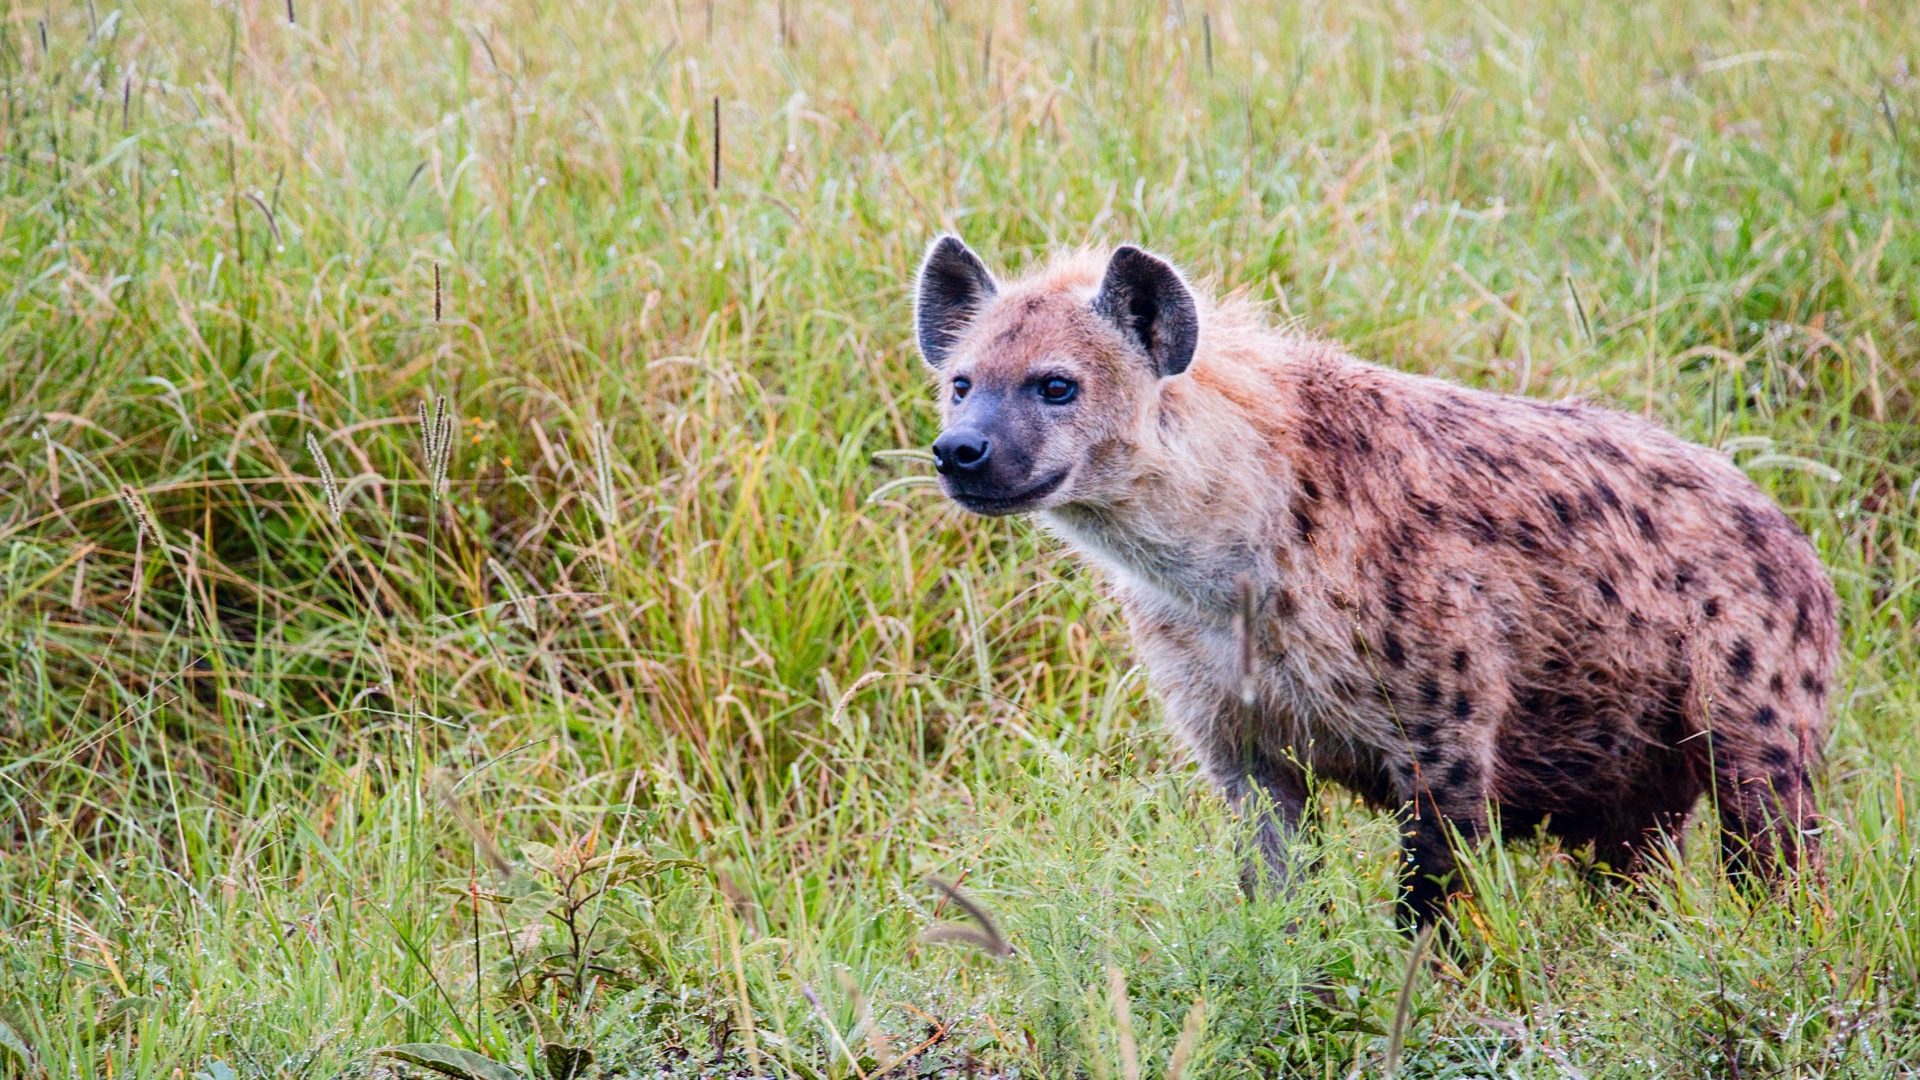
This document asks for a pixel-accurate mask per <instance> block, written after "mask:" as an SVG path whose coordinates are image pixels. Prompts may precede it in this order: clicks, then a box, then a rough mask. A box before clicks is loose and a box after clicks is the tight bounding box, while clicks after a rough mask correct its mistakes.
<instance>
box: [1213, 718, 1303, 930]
mask: <svg viewBox="0 0 1920 1080" xmlns="http://www.w3.org/2000/svg"><path fill="white" fill-rule="evenodd" d="M1248 758H1249V760H1244V761H1238V762H1236V763H1235V764H1234V765H1233V766H1232V767H1230V768H1225V769H1223V768H1220V767H1217V766H1215V767H1210V768H1209V769H1208V770H1207V771H1208V772H1209V773H1210V774H1211V775H1212V776H1213V779H1214V782H1215V783H1217V784H1219V785H1220V790H1221V792H1222V793H1223V794H1225V795H1226V797H1227V800H1228V801H1229V802H1231V803H1232V804H1233V807H1234V809H1235V810H1236V811H1237V812H1238V813H1239V815H1240V818H1241V820H1242V821H1245V822H1247V823H1249V824H1251V825H1252V837H1251V841H1250V844H1249V847H1250V850H1248V851H1246V852H1245V854H1244V859H1243V863H1242V866H1241V868H1240V889H1241V891H1242V892H1244V893H1246V895H1247V898H1248V899H1253V898H1254V897H1256V896H1260V895H1262V894H1265V895H1269V896H1271V895H1275V894H1277V893H1279V892H1281V891H1282V890H1284V889H1285V888H1286V885H1287V881H1288V879H1289V878H1290V877H1291V876H1292V873H1293V866H1292V858H1291V856H1290V854H1289V852H1288V847H1289V845H1290V844H1291V843H1292V842H1293V837H1294V835H1295V834H1296V833H1297V832H1299V830H1300V819H1301V817H1302V815H1303V814H1304V813H1305V811H1306V806H1307V785H1306V778H1305V777H1304V776H1302V775H1301V772H1300V769H1299V768H1298V767H1297V766H1295V765H1294V764H1293V763H1292V762H1283V763H1280V764H1277V765H1276V764H1275V763H1273V762H1272V761H1270V760H1266V759H1254V756H1253V755H1251V754H1249V755H1248Z"/></svg>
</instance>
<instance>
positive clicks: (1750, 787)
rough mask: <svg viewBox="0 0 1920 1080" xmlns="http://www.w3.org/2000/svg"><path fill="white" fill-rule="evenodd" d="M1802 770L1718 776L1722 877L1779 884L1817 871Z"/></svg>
mask: <svg viewBox="0 0 1920 1080" xmlns="http://www.w3.org/2000/svg"><path fill="white" fill-rule="evenodd" d="M1804 777H1805V770H1804V769H1790V770H1789V769H1783V770H1781V771H1778V772H1775V773H1771V774H1770V773H1768V772H1766V771H1761V772H1760V773H1759V775H1753V774H1751V773H1747V774H1744V775H1743V774H1741V773H1739V772H1736V771H1733V770H1729V771H1728V773H1727V774H1723V775H1721V776H1720V777H1719V778H1718V786H1719V788H1720V790H1719V791H1718V792H1716V793H1715V794H1716V799H1717V800H1718V804H1719V811H1720V851H1721V855H1722V858H1723V859H1724V861H1725V864H1726V868H1727V876H1728V877H1730V878H1732V879H1733V880H1735V881H1737V882H1740V883H1742V884H1748V883H1754V882H1760V883H1765V884H1768V885H1777V884H1780V883H1781V882H1782V881H1783V880H1785V879H1786V878H1788V877H1790V876H1792V875H1794V874H1797V873H1799V872H1801V871H1805V870H1816V871H1817V870H1818V868H1819V865H1820V841H1819V836H1818V827H1817V822H1816V817H1815V813H1814V805H1813V792H1812V791H1811V790H1810V789H1809V788H1808V787H1807V785H1806V783H1805V782H1804Z"/></svg>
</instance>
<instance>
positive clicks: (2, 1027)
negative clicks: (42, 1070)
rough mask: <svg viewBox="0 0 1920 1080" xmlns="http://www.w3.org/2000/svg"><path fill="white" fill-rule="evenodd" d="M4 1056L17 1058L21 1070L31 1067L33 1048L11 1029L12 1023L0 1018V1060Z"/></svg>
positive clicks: (3, 1058) (4, 1057)
mask: <svg viewBox="0 0 1920 1080" xmlns="http://www.w3.org/2000/svg"><path fill="white" fill-rule="evenodd" d="M6 1058H13V1059H15V1060H17V1061H18V1062H19V1063H20V1068H21V1070H22V1071H25V1070H28V1069H31V1068H33V1048H32V1047H30V1046H28V1045H27V1040H25V1039H23V1038H21V1037H20V1033H19V1032H17V1031H15V1030H13V1025H11V1024H9V1023H7V1022H6V1021H5V1020H0V1060H5V1059H6Z"/></svg>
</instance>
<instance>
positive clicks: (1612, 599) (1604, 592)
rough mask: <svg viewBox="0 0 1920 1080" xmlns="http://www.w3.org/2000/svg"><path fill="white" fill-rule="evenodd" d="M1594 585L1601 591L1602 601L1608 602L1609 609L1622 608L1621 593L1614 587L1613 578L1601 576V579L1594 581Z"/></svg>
mask: <svg viewBox="0 0 1920 1080" xmlns="http://www.w3.org/2000/svg"><path fill="white" fill-rule="evenodd" d="M1593 585H1594V587H1595V588H1597V589H1599V590H1600V599H1602V600H1604V601H1606V602H1607V606H1608V607H1619V606H1620V591H1619V590H1618V589H1615V588H1614V587H1613V579H1612V578H1609V577H1608V576H1607V575H1605V574H1601V575H1600V576H1599V577H1597V578H1594V579H1593Z"/></svg>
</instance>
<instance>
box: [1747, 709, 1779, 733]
mask: <svg viewBox="0 0 1920 1080" xmlns="http://www.w3.org/2000/svg"><path fill="white" fill-rule="evenodd" d="M1779 722H1780V714H1779V713H1777V712H1775V711H1774V710H1773V706H1771V705H1762V706H1760V707H1759V708H1757V709H1755V710H1753V726H1754V727H1763V728H1766V727H1772V726H1773V725H1775V724H1777V723H1779Z"/></svg>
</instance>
